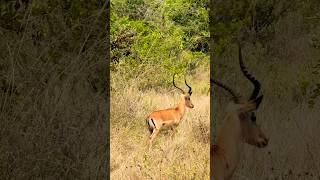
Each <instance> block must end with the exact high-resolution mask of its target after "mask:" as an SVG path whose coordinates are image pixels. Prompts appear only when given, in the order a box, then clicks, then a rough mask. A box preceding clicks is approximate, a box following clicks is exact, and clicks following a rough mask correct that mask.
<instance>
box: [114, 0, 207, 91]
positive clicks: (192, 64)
mask: <svg viewBox="0 0 320 180" xmlns="http://www.w3.org/2000/svg"><path fill="white" fill-rule="evenodd" d="M207 25H208V10H207V5H206V3H205V1H198V2H192V1H188V0H179V1H170V0H169V1H151V0H146V1H140V0H136V1H126V0H116V1H112V4H111V44H112V49H111V59H112V64H111V69H112V71H113V72H118V73H120V71H122V72H128V71H130V72H131V73H126V74H122V75H123V76H128V77H126V78H127V79H134V78H137V77H139V76H145V75H146V73H148V76H151V77H154V78H152V79H153V80H152V79H149V80H148V81H147V82H146V83H143V86H142V84H141V87H148V85H149V86H154V85H160V84H167V85H169V84H171V77H172V75H173V74H174V73H177V74H185V73H187V74H190V73H192V70H194V69H195V68H196V67H197V66H198V65H200V64H201V63H200V64H199V62H201V61H204V60H208V58H205V57H207V53H208V50H209V49H208V47H209V46H208V37H209V32H208V28H207ZM150 69H152V70H150ZM149 70H150V71H149ZM141 83H142V82H141ZM146 84H147V86H146Z"/></svg>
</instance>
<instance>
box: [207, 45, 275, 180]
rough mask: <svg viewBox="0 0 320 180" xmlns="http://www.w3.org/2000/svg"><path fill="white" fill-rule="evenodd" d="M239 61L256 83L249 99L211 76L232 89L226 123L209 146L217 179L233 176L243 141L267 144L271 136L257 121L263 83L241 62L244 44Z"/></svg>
mask: <svg viewBox="0 0 320 180" xmlns="http://www.w3.org/2000/svg"><path fill="white" fill-rule="evenodd" d="M239 64H240V68H241V71H242V73H243V74H244V76H245V77H246V78H247V79H248V80H249V81H250V82H251V83H252V84H253V85H254V90H253V92H252V94H251V96H250V98H249V100H242V99H240V96H238V95H236V93H234V91H232V90H231V89H230V88H229V87H227V86H226V85H224V84H223V83H221V82H218V81H216V80H213V79H210V80H211V81H212V82H213V83H214V84H216V85H217V86H219V87H221V88H223V89H225V90H226V91H227V92H229V93H230V94H231V96H232V98H233V103H231V104H230V106H229V107H228V109H227V114H226V117H225V120H224V125H223V126H222V128H221V129H220V131H219V132H218V134H217V138H216V144H214V145H212V146H211V148H210V155H211V161H210V167H211V168H210V169H211V175H212V177H213V179H214V180H229V179H231V177H232V175H233V173H234V171H235V169H236V167H237V164H238V163H239V161H240V155H241V152H242V149H243V145H244V143H247V144H250V145H254V146H257V147H259V148H262V147H265V146H267V144H268V141H269V139H268V138H267V137H266V136H265V135H264V133H263V132H262V131H261V129H260V127H259V126H258V125H257V124H256V115H255V110H257V109H258V107H259V105H260V103H261V101H262V99H263V95H261V96H259V97H258V94H259V91H260V83H259V82H258V81H257V80H256V79H255V78H254V77H253V76H252V75H250V74H249V73H248V71H247V70H246V67H245V66H244V64H243V62H242V54H241V47H240V45H239Z"/></svg>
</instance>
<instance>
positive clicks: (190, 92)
mask: <svg viewBox="0 0 320 180" xmlns="http://www.w3.org/2000/svg"><path fill="white" fill-rule="evenodd" d="M184 83H185V84H186V85H187V86H188V88H189V91H188V93H189V94H190V96H191V94H192V88H191V86H189V85H188V83H187V80H186V76H184Z"/></svg>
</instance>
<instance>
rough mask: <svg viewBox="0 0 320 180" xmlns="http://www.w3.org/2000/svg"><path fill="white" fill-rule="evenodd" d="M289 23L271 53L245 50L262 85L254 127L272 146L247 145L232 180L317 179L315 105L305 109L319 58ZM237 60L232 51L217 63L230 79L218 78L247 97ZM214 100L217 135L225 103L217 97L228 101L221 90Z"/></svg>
mask: <svg viewBox="0 0 320 180" xmlns="http://www.w3.org/2000/svg"><path fill="white" fill-rule="evenodd" d="M288 21H289V20H287V21H286V22H287V23H286V24H285V25H283V26H285V27H286V26H288V27H286V28H285V27H282V28H281V27H280V28H279V29H278V30H277V31H279V32H278V34H277V36H279V37H276V38H275V40H273V41H271V42H269V44H268V45H267V46H269V47H270V48H269V49H267V48H261V47H254V46H250V45H248V44H247V45H246V47H245V51H244V53H243V54H244V56H245V58H244V60H245V64H246V65H247V67H248V70H249V71H250V72H251V73H252V74H253V75H254V76H255V77H256V78H257V79H258V80H260V81H261V85H262V88H261V91H262V93H263V94H264V100H263V102H262V103H261V106H260V108H259V109H258V111H257V123H258V124H260V125H261V126H262V129H263V130H264V132H265V134H267V136H268V137H269V138H270V142H269V145H268V146H267V147H266V148H264V149H259V148H256V147H253V146H250V145H246V146H245V150H244V153H243V154H242V161H241V163H240V164H239V166H238V168H237V170H236V172H235V175H234V177H233V179H238V180H251V179H270V180H271V179H272V180H275V179H290V180H295V179H297V180H301V179H308V180H309V179H310V180H312V179H320V173H319V172H320V163H319V162H320V151H319V148H320V143H319V140H318V139H319V136H320V121H319V117H320V112H319V111H318V109H317V108H318V107H319V104H316V106H315V108H314V109H310V108H309V107H308V97H309V96H310V91H311V90H312V88H313V87H312V85H314V84H316V82H318V78H319V76H314V75H312V72H313V71H314V69H313V68H312V67H313V66H314V64H316V63H317V59H318V57H319V52H318V51H316V50H315V49H312V48H310V46H309V45H308V41H309V39H308V38H309V36H308V34H304V32H296V31H297V27H295V24H296V22H295V21H290V22H288ZM288 31H289V32H288ZM294 32H295V33H294ZM297 33H298V34H297ZM293 37H294V38H293ZM280 42H281V43H280ZM279 43H280V44H281V47H280V45H279ZM284 45H285V46H284ZM266 50H270V51H271V52H266ZM274 50H278V51H277V52H273V51H274ZM273 53H274V54H273ZM237 56H238V54H237V51H236V48H235V47H231V48H230V49H229V52H228V53H226V54H225V56H224V57H221V58H220V59H218V62H220V63H221V64H224V65H226V66H227V67H228V68H227V69H226V70H225V72H228V73H225V72H224V73H223V72H222V71H221V69H218V70H217V73H220V74H218V77H220V78H221V79H222V81H223V82H226V84H229V85H231V86H232V87H233V89H235V90H236V91H237V92H239V93H242V94H243V95H244V96H245V97H247V96H249V94H250V92H251V90H252V86H251V85H250V83H249V82H247V80H246V79H245V78H244V77H243V76H242V74H241V72H240V68H239V65H238V60H237ZM221 74H223V75H221ZM216 95H219V96H215V97H216V98H217V97H219V98H218V101H213V102H217V103H215V104H213V106H214V107H215V109H216V112H217V113H216V116H215V118H216V119H217V120H218V123H217V124H218V126H217V129H219V128H220V127H221V125H222V118H223V116H224V115H223V114H224V109H225V107H226V105H227V103H226V100H227V99H226V98H222V99H221V95H222V96H224V95H226V93H225V92H223V90H221V89H219V90H218V93H217V94H216ZM213 133H214V132H213Z"/></svg>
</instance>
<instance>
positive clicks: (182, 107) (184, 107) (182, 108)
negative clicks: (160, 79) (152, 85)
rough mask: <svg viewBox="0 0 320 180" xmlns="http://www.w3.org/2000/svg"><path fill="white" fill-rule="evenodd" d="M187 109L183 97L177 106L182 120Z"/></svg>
mask: <svg viewBox="0 0 320 180" xmlns="http://www.w3.org/2000/svg"><path fill="white" fill-rule="evenodd" d="M185 109H186V106H185V100H184V98H183V97H182V98H181V100H180V102H179V104H178V105H177V107H176V110H177V111H178V112H179V113H180V116H181V118H182V116H183V115H184V112H185Z"/></svg>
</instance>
